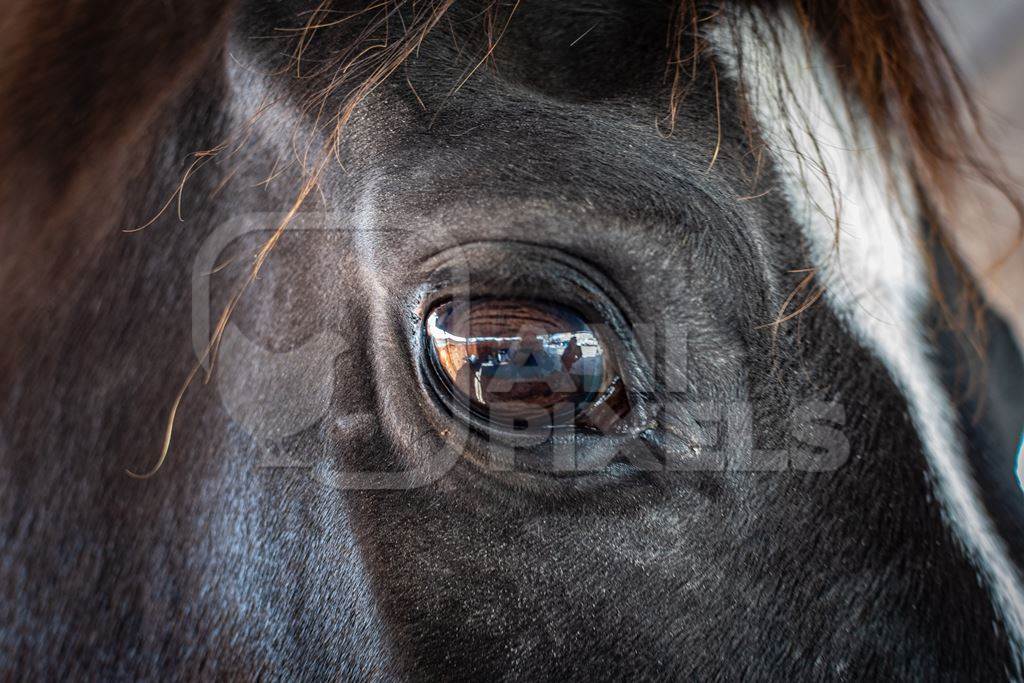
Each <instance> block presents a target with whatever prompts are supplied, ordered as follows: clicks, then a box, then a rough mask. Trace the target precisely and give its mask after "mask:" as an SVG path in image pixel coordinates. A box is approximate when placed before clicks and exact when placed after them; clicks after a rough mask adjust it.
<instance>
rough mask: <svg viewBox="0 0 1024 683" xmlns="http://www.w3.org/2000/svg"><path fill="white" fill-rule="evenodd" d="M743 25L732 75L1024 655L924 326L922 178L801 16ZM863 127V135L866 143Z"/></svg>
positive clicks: (723, 31)
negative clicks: (856, 113) (851, 105)
mask: <svg viewBox="0 0 1024 683" xmlns="http://www.w3.org/2000/svg"><path fill="white" fill-rule="evenodd" d="M737 21H738V24H737V28H738V31H736V32H733V31H732V30H731V28H730V27H729V26H721V27H719V28H717V29H716V30H715V32H714V34H713V35H712V36H711V39H712V44H713V45H714V47H715V48H716V53H717V55H718V56H719V58H720V61H721V62H722V63H723V65H724V66H725V68H726V70H727V72H728V73H729V74H730V75H731V76H732V77H733V78H734V79H736V80H737V81H742V82H743V84H744V86H745V87H746V88H747V90H748V95H749V97H750V105H751V108H752V110H753V115H754V117H755V118H756V122H757V125H758V126H759V128H760V132H761V134H762V135H763V137H764V141H765V142H766V143H767V145H768V148H769V152H770V155H771V156H772V158H773V160H774V162H775V167H776V170H777V171H778V173H779V176H780V179H781V181H782V184H783V189H784V191H785V192H786V193H787V198H788V200H789V204H790V206H791V207H792V210H793V212H794V217H795V218H796V220H797V222H798V223H799V225H800V226H802V228H803V231H804V235H805V237H806V239H807V241H808V244H809V248H810V251H811V257H812V259H813V260H814V265H815V266H816V267H817V268H818V276H819V277H820V279H821V283H822V284H823V285H825V286H826V287H827V290H826V293H825V300H826V302H827V303H828V305H829V307H830V308H831V309H832V310H833V311H834V312H835V313H836V314H837V315H838V316H839V318H840V319H841V320H842V321H843V322H844V324H845V325H846V326H847V327H848V329H849V330H850V331H851V332H852V333H853V334H854V335H855V336H856V337H857V338H858V340H859V341H860V342H861V343H862V344H864V345H865V346H866V347H867V348H868V349H870V350H871V351H872V352H873V353H874V354H875V355H876V356H877V357H878V358H879V359H880V360H881V361H882V363H883V364H884V365H885V367H886V368H887V369H888V371H889V372H890V374H891V376H892V378H893V380H894V381H895V382H896V384H897V385H898V386H899V387H900V389H901V390H902V392H903V394H904V396H905V397H906V400H907V403H908V405H909V409H910V413H911V417H912V419H913V422H914V425H915V427H916V429H917V432H918V434H919V436H920V439H921V441H922V444H923V446H924V451H925V454H926V457H927V459H928V463H929V465H930V475H931V482H932V485H933V489H934V491H935V494H936V498H937V500H938V501H939V502H940V504H941V505H942V508H943V511H944V513H945V517H946V520H947V522H948V524H949V525H950V527H951V528H952V530H953V532H954V533H955V535H956V536H957V537H958V538H959V539H960V541H961V542H962V544H963V547H964V548H965V550H966V551H967V553H968V555H969V556H970V558H971V560H972V561H973V563H974V565H975V567H976V568H977V570H978V571H979V573H980V575H981V577H982V578H983V580H984V582H985V584H986V585H987V586H988V587H989V589H990V591H991V594H992V597H993V601H994V603H995V605H996V608H997V610H998V611H999V612H1000V614H1001V615H1002V617H1003V620H1004V622H1005V625H1006V628H1007V631H1008V633H1009V636H1010V638H1011V641H1012V643H1013V644H1014V647H1015V650H1016V652H1017V656H1018V660H1019V659H1020V657H1021V652H1022V645H1024V594H1022V590H1021V584H1020V577H1019V575H1018V572H1017V570H1016V568H1015V567H1014V565H1013V564H1012V563H1011V561H1010V559H1009V557H1008V555H1007V551H1006V547H1005V544H1004V542H1003V540H1002V539H1001V538H1000V537H999V536H998V535H997V534H996V532H995V529H994V528H993V525H992V521H991V519H990V518H989V517H988V515H987V513H986V511H985V509H984V507H983V505H982V503H981V500H980V499H979V497H978V493H977V490H976V487H975V483H974V481H973V479H972V477H971V476H970V472H969V469H968V467H967V463H966V462H965V456H964V451H963V444H962V440H961V435H960V434H959V431H958V429H957V428H956V424H957V422H956V414H955V411H954V409H953V406H952V404H951V402H950V399H949V397H948V395H947V393H946V391H945V390H944V388H943V387H942V386H941V385H940V383H939V380H938V377H937V373H936V371H935V368H934V366H933V364H932V360H931V358H930V353H931V349H930V347H929V344H928V343H927V341H926V339H925V337H924V334H923V330H922V319H923V315H924V313H925V307H926V306H927V304H928V284H927V279H926V270H925V265H924V262H923V259H922V256H921V253H920V251H919V249H918V247H917V240H918V237H919V234H918V232H919V230H920V227H919V211H918V206H917V203H916V200H915V199H914V196H913V192H911V191H909V190H910V189H911V186H910V180H909V178H908V177H907V174H906V173H904V174H903V175H902V177H900V176H899V174H896V175H897V177H895V178H894V177H893V173H892V172H890V171H889V170H888V169H887V167H886V164H885V162H884V160H883V159H882V158H881V155H880V154H879V153H878V151H877V150H876V149H875V148H873V147H871V146H870V145H871V143H872V138H871V136H870V135H868V134H867V130H866V128H865V127H864V123H863V122H860V121H852V120H851V119H850V117H849V116H848V115H847V113H846V112H845V111H844V109H843V105H842V103H843V99H842V95H841V90H840V88H839V86H838V83H837V82H836V78H835V74H834V72H833V71H832V70H831V69H830V67H829V66H828V65H827V61H826V60H825V58H824V55H823V51H822V50H821V49H820V48H819V46H811V47H810V49H808V46H807V44H806V41H805V40H804V35H803V31H802V29H801V28H800V27H799V26H798V25H797V23H796V22H795V21H794V20H793V18H792V17H791V16H786V17H785V20H784V21H783V22H782V23H781V24H780V25H779V26H780V27H779V29H778V35H779V38H780V39H781V40H780V41H779V44H778V48H779V49H775V45H774V43H773V42H772V41H765V40H762V39H760V36H759V34H758V30H759V29H758V26H757V24H755V22H754V20H753V19H752V17H750V16H744V17H740V18H738V19H737ZM737 42H739V43H740V44H739V45H737V44H736V43H737ZM737 54H739V55H742V57H741V59H742V62H740V59H739V58H737ZM740 64H742V73H739V70H740V69H739V68H738V67H739V65H740ZM854 131H858V132H862V133H863V134H862V135H861V136H860V137H859V138H857V137H856V136H855V135H854ZM858 139H859V146H858ZM829 179H830V181H831V182H829ZM894 190H895V192H894ZM837 210H838V211H839V214H838V215H839V217H840V224H839V233H838V237H839V240H838V244H837V243H836V236H837V235H836V222H835V216H836V215H837V213H836V212H837ZM1007 476H1012V473H1010V472H1007Z"/></svg>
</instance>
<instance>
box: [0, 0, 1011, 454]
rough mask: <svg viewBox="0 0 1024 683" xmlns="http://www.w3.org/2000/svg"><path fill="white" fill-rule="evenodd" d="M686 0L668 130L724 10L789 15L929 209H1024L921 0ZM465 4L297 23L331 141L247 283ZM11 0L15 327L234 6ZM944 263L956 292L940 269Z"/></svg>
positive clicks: (3, 201) (676, 41)
mask: <svg viewBox="0 0 1024 683" xmlns="http://www.w3.org/2000/svg"><path fill="white" fill-rule="evenodd" d="M519 2H520V0H514V1H513V0H507V1H504V2H503V1H502V0H494V1H493V2H490V3H489V4H488V5H487V6H486V8H485V11H484V13H483V14H482V34H483V36H484V46H485V47H484V49H483V52H482V54H481V55H480V56H479V61H478V62H476V66H475V67H473V69H472V70H471V71H469V72H468V73H467V74H466V76H465V79H468V78H470V77H471V76H472V75H473V73H474V72H476V70H477V69H478V68H480V67H481V66H484V65H485V64H486V63H487V62H488V60H490V59H492V58H493V57H494V54H495V50H496V47H497V46H498V44H499V43H500V40H501V37H502V35H503V34H504V31H505V29H506V28H507V27H508V24H509V22H511V21H514V20H515V13H516V9H517V8H518V7H519ZM677 2H678V5H677V6H676V8H675V11H674V13H673V17H674V19H673V21H672V25H671V26H667V27H666V36H667V52H668V56H669V60H668V69H667V72H666V73H667V83H666V92H667V97H666V118H665V121H666V122H667V123H668V126H667V129H668V130H669V131H671V123H672V121H673V120H674V117H675V113H676V111H677V110H678V108H679V107H681V106H684V99H685V98H684V95H685V92H686V87H687V85H688V84H689V83H690V82H692V81H693V80H695V78H696V76H697V73H698V69H699V66H700V64H701V63H702V60H701V59H700V57H701V55H702V53H703V52H704V50H705V49H707V48H708V45H709V44H708V41H707V40H706V35H707V31H708V30H709V27H711V26H713V25H714V24H715V23H716V22H718V21H721V20H723V17H728V16H730V13H735V12H751V13H755V14H756V16H757V18H758V20H759V21H761V22H763V23H765V24H766V25H767V28H768V32H767V35H769V36H770V35H771V28H772V27H771V24H772V22H773V21H774V20H775V19H774V18H775V17H778V16H780V13H781V12H783V11H785V12H788V13H790V14H791V15H792V16H795V17H797V18H798V20H799V23H800V26H801V27H802V30H803V32H804V34H805V37H806V38H807V40H808V44H811V43H812V42H816V43H817V44H819V45H821V46H823V47H824V49H825V52H826V54H827V55H828V58H829V61H830V62H831V66H832V68H833V69H834V70H835V72H836V73H837V74H838V75H839V76H840V77H839V79H838V80H839V82H840V83H841V84H842V85H843V87H844V88H845V90H844V98H845V102H844V103H843V104H844V105H845V106H846V107H847V108H848V109H857V110H858V111H859V112H860V113H862V115H863V116H864V117H866V119H867V121H868V122H869V123H870V128H871V131H872V134H873V137H874V142H875V143H876V144H877V145H878V148H879V149H880V150H881V152H882V154H883V155H884V156H885V158H886V159H887V160H888V161H889V162H890V163H892V164H909V166H910V170H911V172H912V177H913V178H914V180H915V181H916V182H917V183H918V184H919V186H920V187H921V188H922V195H923V196H924V197H927V198H928V200H930V201H929V202H926V206H927V207H928V209H929V210H931V211H934V215H933V216H932V218H934V223H935V224H936V225H939V226H941V225H943V224H944V223H945V222H944V221H943V220H942V218H943V217H947V216H948V215H950V210H951V208H952V207H951V206H948V205H946V203H948V202H950V201H951V200H950V198H951V197H953V196H954V193H953V192H952V188H953V187H954V186H956V185H957V184H958V183H959V182H960V179H961V178H963V177H965V176H976V177H980V178H981V179H983V180H984V181H986V182H988V183H990V184H991V185H993V186H995V187H996V188H997V189H999V190H1000V191H1001V192H1002V193H1003V194H1004V195H1005V196H1006V197H1007V198H1009V199H1010V201H1011V202H1012V204H1013V206H1014V208H1015V209H1016V210H1017V212H1018V215H1019V216H1024V210H1022V205H1021V203H1020V201H1019V200H1018V198H1017V197H1016V196H1015V195H1014V193H1013V192H1012V191H1011V187H1010V185H1009V183H1008V181H1007V180H1006V176H1005V174H1004V172H1003V171H1002V169H1001V168H1000V167H999V166H998V163H997V161H996V159H997V157H996V156H995V155H994V154H992V153H991V151H992V150H991V149H990V146H989V145H986V144H985V143H984V140H983V136H982V135H981V133H980V130H981V128H980V116H979V111H978V108H977V106H976V105H975V104H974V101H973V99H972V97H971V93H970V91H969V88H968V87H967V85H966V83H965V79H964V77H963V76H962V74H961V72H960V70H959V69H958V67H957V65H956V63H955V61H954V60H953V58H952V57H951V55H950V52H949V50H948V49H947V47H946V45H945V44H944V42H943V40H942V38H941V36H940V35H939V32H938V30H937V28H936V26H935V23H934V22H933V20H932V17H931V16H930V15H929V12H928V11H927V9H926V7H925V2H924V0H844V1H843V2H835V1H834V0H677ZM453 4H454V0H418V1H414V0H392V1H391V2H381V3H377V2H374V3H366V4H365V6H363V7H361V8H359V9H356V10H353V9H351V5H352V3H351V2H345V1H343V0H338V1H337V2H332V0H324V1H323V2H321V3H320V5H318V6H317V7H316V8H315V9H313V10H312V11H311V12H309V13H307V14H306V21H305V24H304V25H303V26H299V27H296V30H295V31H294V33H293V35H294V37H295V48H294V54H293V63H294V69H293V70H292V69H289V70H288V72H285V71H284V70H282V72H281V73H279V74H277V76H279V77H289V75H291V76H294V77H299V78H314V79H316V78H322V79H324V81H323V82H324V83H326V85H324V86H323V87H316V88H313V91H314V94H313V96H312V97H311V98H310V99H309V100H308V101H307V102H306V106H307V107H308V108H309V109H310V110H318V109H319V108H322V107H323V106H324V105H325V104H326V103H327V102H328V100H329V98H333V99H331V101H332V102H336V101H338V99H340V100H341V102H342V103H343V104H342V105H341V106H340V107H339V106H337V105H333V107H334V108H333V109H332V111H333V114H332V115H330V116H322V117H317V120H318V121H320V123H319V130H318V131H317V134H318V135H319V136H320V139H322V140H324V141H325V144H324V148H323V149H322V150H321V153H320V155H319V156H318V157H315V158H314V160H313V161H312V162H311V163H309V164H306V165H304V170H305V179H304V181H303V182H302V184H301V187H299V188H298V190H297V192H296V200H295V203H294V205H293V206H292V210H291V212H289V214H288V218H286V219H285V220H284V221H283V222H282V223H281V224H280V225H278V226H277V230H276V231H275V232H274V234H273V236H272V237H271V238H270V240H269V241H268V242H267V244H266V245H265V247H264V249H263V250H261V252H260V253H259V255H258V257H257V259H256V262H255V265H254V267H253V270H252V274H251V277H250V278H249V280H248V281H251V280H252V278H254V277H255V276H256V273H257V272H258V271H259V268H260V266H261V265H262V263H263V262H264V260H265V259H266V258H267V256H268V255H269V253H270V251H271V249H272V248H273V246H274V245H275V244H276V243H277V241H278V238H279V237H280V235H281V232H282V231H283V230H284V229H285V228H286V227H287V224H288V221H289V220H290V218H291V216H293V215H294V214H295V213H296V212H297V210H298V208H299V206H300V205H301V204H302V202H303V201H304V200H305V198H306V197H307V196H308V195H309V194H310V192H311V191H312V190H313V189H314V188H316V187H317V186H318V182H319V179H320V177H321V175H322V174H323V172H324V171H325V169H326V168H328V166H329V164H330V162H331V160H332V159H333V158H334V157H335V156H337V155H338V154H339V143H340V141H341V139H342V137H343V135H344V130H345V127H346V124H347V123H348V121H349V119H350V118H351V117H352V115H353V113H354V112H355V111H356V108H357V107H358V105H359V103H360V102H361V101H362V100H363V99H364V98H365V97H366V96H367V95H368V94H370V93H371V92H373V91H374V89H376V88H377V87H378V86H379V85H380V84H381V83H383V82H384V81H386V80H387V79H388V78H390V77H391V76H392V75H393V74H394V73H395V72H396V71H397V70H398V69H399V68H400V67H401V65H402V64H403V63H404V62H405V61H406V60H407V59H408V58H409V57H410V56H411V55H413V53H414V52H415V50H416V49H417V48H418V46H419V45H420V44H421V43H422V42H423V40H424V39H425V37H426V36H427V35H428V34H429V33H431V32H432V31H435V30H437V27H438V25H439V24H440V23H441V21H442V19H443V18H444V17H445V14H446V13H447V12H448V11H449V9H450V8H451V7H452V5H453ZM338 6H341V7H340V8H339V7H338ZM7 9H8V11H7V12H6V13H5V17H4V18H3V20H2V27H3V29H4V30H2V31H0V55H2V57H0V165H2V168H0V231H2V234H0V237H2V239H3V241H4V244H5V245H8V250H7V252H6V254H5V255H4V257H3V259H4V260H3V262H2V267H0V277H2V280H0V284H2V285H3V286H5V287H7V289H8V291H11V292H19V295H20V299H21V302H19V303H18V304H17V306H15V307H14V308H12V309H11V310H9V311H7V312H6V314H5V315H6V316H7V317H9V318H12V320H11V321H8V322H15V323H16V322H17V321H18V320H19V319H21V320H23V321H24V320H31V319H32V318H33V316H38V310H39V309H40V302H41V301H52V300H54V298H55V296H56V295H55V294H54V292H56V291H59V287H55V286H54V283H55V282H60V281H64V282H65V283H66V286H71V285H72V284H73V278H71V277H69V273H72V272H73V271H74V267H73V266H74V263H75V261H76V260H80V259H81V256H82V247H83V245H89V244H91V243H93V242H94V241H96V240H97V237H98V235H101V234H104V233H107V232H109V231H110V230H111V229H117V228H125V227H130V226H128V225H125V224H124V221H125V220H126V218H125V216H126V214H127V211H126V209H124V206H125V204H126V201H127V198H126V197H125V191H126V190H125V188H126V187H127V180H126V177H127V176H128V174H129V171H130V169H132V168H133V164H135V165H138V164H139V163H141V162H140V161H139V159H138V158H137V157H138V156H139V155H138V145H137V143H138V142H139V141H140V140H143V138H144V134H145V131H146V130H147V127H148V126H150V125H151V124H152V123H153V122H154V121H155V120H156V117H157V116H158V114H159V113H160V110H161V107H162V106H163V105H165V104H166V103H167V102H169V101H170V100H171V99H172V98H173V97H174V96H175V95H176V94H178V93H181V92H182V91H184V89H185V88H187V87H188V86H189V84H190V83H192V82H194V81H195V79H196V78H197V77H198V74H199V73H200V69H201V68H202V67H203V65H205V64H208V63H209V62H210V60H211V59H214V58H223V46H224V42H225V37H226V35H227V31H228V26H229V24H230V18H231V14H232V6H231V3H213V4H212V5H211V4H210V3H203V2H199V1H198V0H189V1H186V2H177V3H174V7H173V9H172V8H171V7H170V6H169V5H166V4H165V3H154V2H146V1H144V0H125V1H124V2H119V3H106V4H102V5H97V6H92V5H89V4H88V3H86V4H81V3H77V4H75V5H73V6H71V7H69V8H65V7H63V6H61V5H58V4H57V3H38V2H31V1H30V0H14V1H13V2H12V3H11V6H9V7H8V8H7ZM351 21H354V22H356V23H358V24H359V26H360V28H359V30H358V32H357V35H358V39H357V40H355V41H354V42H352V43H351V44H350V45H348V46H347V47H346V48H344V49H342V50H340V51H336V52H334V53H333V54H332V57H331V58H330V59H328V60H321V61H319V62H318V63H317V65H316V66H315V68H314V69H313V70H312V71H311V72H307V73H303V66H302V58H303V54H304V53H305V52H306V51H308V50H309V49H310V46H311V45H312V43H313V41H314V40H317V36H318V34H321V33H323V32H328V31H330V30H331V29H332V28H333V27H336V26H339V25H341V24H343V23H345V22H351ZM396 24H397V25H399V26H401V29H402V30H396V28H395V26H396ZM349 25H351V24H349ZM346 30H347V29H346ZM371 45H372V47H373V49H367V47H369V46H371ZM204 154H208V155H209V154H210V152H209V151H207V152H204ZM932 234H933V235H934V239H936V240H938V241H939V242H940V243H941V245H940V246H941V247H942V249H944V250H945V251H946V252H947V253H949V254H950V255H951V256H952V257H953V262H954V263H955V264H957V269H958V270H959V271H960V274H961V275H962V276H963V277H961V278H960V279H961V285H962V288H963V291H964V292H965V294H966V295H965V297H964V300H965V301H968V302H977V300H978V296H977V293H976V291H975V290H974V285H973V284H972V283H971V279H970V278H969V277H967V276H966V269H965V267H964V266H963V265H962V262H961V260H960V259H958V258H956V257H955V255H954V254H955V252H953V251H952V248H951V243H952V242H951V239H950V237H949V233H948V231H944V230H942V229H937V230H935V231H933V232H932ZM926 253H927V252H926ZM932 274H933V277H932V279H933V285H935V286H934V289H935V291H936V293H937V295H938V297H939V301H943V302H944V301H945V298H944V297H942V296H941V293H940V292H939V289H938V286H937V285H938V276H937V274H936V270H935V268H934V267H933V268H932ZM239 296H241V293H239V294H238V295H236V297H234V298H233V299H232V300H231V302H230V303H229V305H228V307H227V309H226V310H225V311H224V314H223V315H222V316H221V321H220V323H219V324H218V326H217V328H216V331H215V333H214V339H213V341H212V342H211V347H210V349H209V350H208V353H209V354H210V355H211V356H213V355H215V353H216V346H217V341H218V339H219V332H220V331H222V330H223V328H224V325H225V323H226V320H227V317H228V316H229V315H230V313H231V311H232V310H233V308H234V306H235V305H236V304H237V301H238V297H239ZM58 298H59V297H58ZM9 300H10V298H9ZM955 308H956V310H954V307H950V306H947V311H946V312H947V316H946V317H947V319H948V320H949V321H950V323H951V325H953V326H954V327H955V328H957V329H959V330H960V331H962V332H964V333H965V334H967V333H970V331H971V330H976V329H978V328H979V326H977V325H973V324H971V323H970V321H969V320H968V319H969V318H970V319H973V318H977V317H978V315H979V313H978V311H979V310H981V307H980V306H970V305H968V306H966V307H965V306H957V307H955ZM14 328H15V329H16V325H15V326H14ZM977 346H978V348H979V349H980V348H982V347H983V346H984V344H983V343H979V344H977ZM11 354H17V350H12V349H11V348H8V349H7V350H6V351H5V352H4V357H3V361H4V363H10V362H17V358H16V356H12V355H11ZM0 367H2V365H0ZM194 375H195V372H193V374H192V375H190V379H191V377H193V376H194ZM180 399H181V395H180V394H179V396H178V401H180ZM176 405H177V402H176V404H175V407H176ZM168 438H169V435H168ZM165 452H166V441H165Z"/></svg>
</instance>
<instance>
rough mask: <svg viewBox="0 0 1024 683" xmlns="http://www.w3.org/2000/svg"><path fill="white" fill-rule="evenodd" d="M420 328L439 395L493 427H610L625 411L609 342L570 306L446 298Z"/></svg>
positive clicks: (626, 410) (593, 428)
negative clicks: (452, 300) (425, 339)
mask: <svg viewBox="0 0 1024 683" xmlns="http://www.w3.org/2000/svg"><path fill="white" fill-rule="evenodd" d="M425 329H426V337H427V345H426V346H427V354H428V355H429V360H430V365H431V366H432V370H433V372H434V373H435V375H436V376H437V379H439V380H440V382H439V384H440V385H441V387H442V389H443V391H444V393H446V394H447V396H448V398H449V399H451V400H454V401H455V402H456V403H457V404H459V405H460V406H462V407H463V408H466V409H468V410H469V411H470V412H471V413H472V414H474V415H476V416H477V417H479V418H482V419H484V420H485V421H487V422H488V423H490V424H492V425H496V426H505V427H510V428H513V429H517V430H523V429H526V430H529V429H533V428H540V429H549V428H551V427H567V426H573V425H574V426H577V427H583V428H585V429H590V430H597V431H601V432H609V431H611V429H612V428H613V427H614V425H615V424H616V423H618V422H619V421H620V418H621V417H622V416H624V415H625V414H626V413H627V412H628V400H627V399H626V391H625V387H624V386H623V382H622V379H621V377H620V375H619V371H618V367H617V365H616V362H615V357H614V354H613V352H612V348H611V344H610V343H609V342H610V340H608V339H606V338H605V337H604V336H603V335H602V333H601V332H600V331H599V326H592V325H590V324H588V323H587V322H586V321H585V320H584V319H583V318H582V317H581V316H580V315H579V314H578V313H576V312H575V311H573V310H570V309H568V308H565V307H562V306H557V305H551V304H543V303H535V302H526V301H514V300H497V299H484V300H475V301H468V302H458V303H456V302H448V303H444V304H441V305H439V306H436V307H435V308H434V309H433V310H431V311H430V313H429V315H428V316H427V320H426V328H425Z"/></svg>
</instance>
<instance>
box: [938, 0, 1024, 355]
mask: <svg viewBox="0 0 1024 683" xmlns="http://www.w3.org/2000/svg"><path fill="white" fill-rule="evenodd" d="M932 1H933V2H934V3H935V4H936V6H937V10H938V11H937V15H938V16H937V19H938V20H939V24H940V25H941V26H942V28H943V30H945V31H946V33H947V39H948V41H949V44H950V47H951V48H952V49H953V52H954V54H955V55H956V56H957V57H958V58H959V60H960V63H961V64H962V65H963V67H964V72H965V74H966V75H967V79H968V82H969V83H970V84H972V86H973V87H974V89H975V93H976V95H977V98H978V103H979V105H980V106H981V109H982V111H983V113H984V116H985V128H986V132H987V134H988V137H989V140H991V142H992V143H993V145H994V146H995V147H996V148H997V149H998V150H999V151H1000V154H1001V155H1002V157H1003V159H1004V160H1005V162H1006V165H1007V166H1008V170H1009V171H1010V173H1011V176H1012V178H1013V180H1014V187H1015V188H1016V190H1017V192H1018V194H1019V195H1022V196H1024V182H1022V181H1024V0H932ZM963 193H964V196H963V198H962V201H961V202H960V206H961V207H962V209H961V215H960V217H959V226H958V230H957V233H958V239H959V246H960V248H961V251H962V252H963V254H964V256H965V257H966V259H967V262H968V263H969V264H970V266H971V267H972V269H973V270H974V272H975V273H976V274H977V276H978V278H979V279H980V280H981V283H982V287H983V288H984V289H985V291H986V293H987V295H988V297H989V300H990V302H991V303H992V304H993V305H994V306H995V307H996V308H997V309H999V310H1000V311H1002V312H1003V314H1004V315H1006V316H1007V318H1008V319H1009V321H1010V322H1011V324H1012V325H1013V326H1014V329H1015V331H1016V333H1017V338H1018V339H1019V340H1021V341H1022V343H1024V246H1022V244H1021V240H1020V234H1019V230H1020V226H1019V224H1018V221H1017V217H1016V216H1015V214H1014V213H1013V211H1012V210H1011V207H1010V205H1009V204H1008V203H1007V202H1006V201H1005V200H1004V199H1002V198H1001V197H1000V196H999V195H998V194H997V193H996V192H994V191H993V190H992V189H990V188H986V187H984V186H982V185H980V184H968V185H967V186H966V187H964V189H963ZM1000 262H1001V263H1000Z"/></svg>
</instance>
